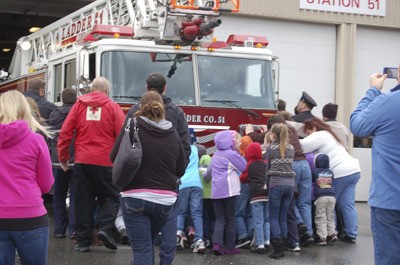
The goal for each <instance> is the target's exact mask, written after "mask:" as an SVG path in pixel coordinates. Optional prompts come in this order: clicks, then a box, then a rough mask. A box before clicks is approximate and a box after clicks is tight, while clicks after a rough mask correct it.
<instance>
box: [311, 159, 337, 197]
mask: <svg viewBox="0 0 400 265" xmlns="http://www.w3.org/2000/svg"><path fill="white" fill-rule="evenodd" d="M311 173H312V178H313V183H314V196H315V199H317V198H319V197H322V196H335V191H334V189H333V172H332V170H330V169H329V157H328V156H327V155H325V154H317V155H316V156H315V168H314V169H313V170H312V171H311Z"/></svg>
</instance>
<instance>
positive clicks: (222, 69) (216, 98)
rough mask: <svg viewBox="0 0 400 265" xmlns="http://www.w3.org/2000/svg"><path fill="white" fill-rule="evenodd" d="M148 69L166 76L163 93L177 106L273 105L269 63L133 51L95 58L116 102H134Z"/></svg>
mask: <svg viewBox="0 0 400 265" xmlns="http://www.w3.org/2000/svg"><path fill="white" fill-rule="evenodd" d="M153 72H159V73H161V74H163V75H164V76H165V77H166V79H167V96H168V97H170V98H172V100H173V101H174V102H175V103H176V104H178V105H183V106H207V107H224V108H243V109H275V97H274V95H275V94H274V88H273V79H272V66H271V62H270V61H266V60H258V59H243V58H232V57H219V56H209V55H198V54H195V53H188V54H186V53H180V54H176V53H151V52H133V51H109V52H104V53H103V54H102V56H101V75H103V76H105V77H106V78H108V79H109V80H110V82H111V83H112V91H111V93H110V96H111V97H112V98H113V99H114V100H115V101H116V102H119V103H133V104H136V103H137V102H138V101H137V100H138V98H139V97H140V96H141V95H142V94H143V93H144V92H145V91H146V78H147V76H148V75H149V74H150V73H153ZM195 88H198V89H199V90H198V91H196V90H195ZM196 95H198V96H197V97H196ZM226 100H230V101H231V102H234V104H226V102H225V101H226Z"/></svg>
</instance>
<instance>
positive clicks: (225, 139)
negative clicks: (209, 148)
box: [214, 130, 236, 150]
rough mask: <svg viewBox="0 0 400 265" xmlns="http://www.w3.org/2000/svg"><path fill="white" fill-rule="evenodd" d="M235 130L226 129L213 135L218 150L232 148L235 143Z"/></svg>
mask: <svg viewBox="0 0 400 265" xmlns="http://www.w3.org/2000/svg"><path fill="white" fill-rule="evenodd" d="M235 136H236V131H232V130H228V131H221V132H218V133H217V134H216V135H215V137H214V143H215V147H217V149H218V150H233V147H234V146H235V145H236V138H235Z"/></svg>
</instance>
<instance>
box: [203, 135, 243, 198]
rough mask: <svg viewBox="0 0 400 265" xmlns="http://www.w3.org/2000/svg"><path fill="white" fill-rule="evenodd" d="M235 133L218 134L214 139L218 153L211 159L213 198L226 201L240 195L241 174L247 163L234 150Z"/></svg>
mask: <svg viewBox="0 0 400 265" xmlns="http://www.w3.org/2000/svg"><path fill="white" fill-rule="evenodd" d="M234 133H235V132H234V131H222V132H218V133H217V134H216V135H215V137H214V143H215V147H216V148H217V151H216V152H215V153H214V155H213V157H212V159H211V165H210V167H211V175H212V179H211V198H212V199H224V198H229V197H233V196H237V195H239V194H240V181H239V173H238V172H242V171H244V170H245V169H246V161H245V159H244V158H243V157H242V156H241V155H240V154H239V152H238V151H236V150H234V146H235V144H236V141H235V139H234V137H233V136H232V135H234Z"/></svg>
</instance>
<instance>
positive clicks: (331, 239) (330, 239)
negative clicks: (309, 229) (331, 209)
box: [326, 234, 338, 244]
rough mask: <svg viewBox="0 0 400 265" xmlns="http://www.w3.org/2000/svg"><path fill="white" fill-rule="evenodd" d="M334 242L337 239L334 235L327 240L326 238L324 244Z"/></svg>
mask: <svg viewBox="0 0 400 265" xmlns="http://www.w3.org/2000/svg"><path fill="white" fill-rule="evenodd" d="M336 240H338V237H337V236H336V234H332V235H330V236H327V238H326V242H327V243H328V244H332V243H335V242H336Z"/></svg>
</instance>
